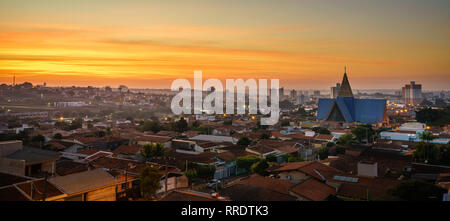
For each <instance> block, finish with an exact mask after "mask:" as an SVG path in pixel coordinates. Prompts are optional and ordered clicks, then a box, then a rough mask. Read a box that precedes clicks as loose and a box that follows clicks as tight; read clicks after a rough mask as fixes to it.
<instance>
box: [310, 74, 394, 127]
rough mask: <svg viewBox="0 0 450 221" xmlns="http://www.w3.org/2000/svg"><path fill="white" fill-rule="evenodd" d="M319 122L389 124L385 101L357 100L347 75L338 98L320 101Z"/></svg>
mask: <svg viewBox="0 0 450 221" xmlns="http://www.w3.org/2000/svg"><path fill="white" fill-rule="evenodd" d="M317 120H319V121H333V122H341V123H356V124H357V123H361V124H375V125H377V126H381V125H383V124H388V123H389V118H388V116H387V112H386V100H384V99H355V98H354V97H353V93H352V89H351V87H350V83H349V82H348V78H347V73H344V78H343V79H342V84H341V87H340V89H339V92H338V95H337V97H336V98H321V99H319V107H318V110H317Z"/></svg>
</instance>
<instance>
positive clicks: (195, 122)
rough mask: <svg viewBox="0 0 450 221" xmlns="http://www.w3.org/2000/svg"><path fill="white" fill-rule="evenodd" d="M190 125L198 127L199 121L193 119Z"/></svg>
mask: <svg viewBox="0 0 450 221" xmlns="http://www.w3.org/2000/svg"><path fill="white" fill-rule="evenodd" d="M192 127H194V128H198V127H200V122H198V121H197V120H196V121H194V122H193V123H192Z"/></svg>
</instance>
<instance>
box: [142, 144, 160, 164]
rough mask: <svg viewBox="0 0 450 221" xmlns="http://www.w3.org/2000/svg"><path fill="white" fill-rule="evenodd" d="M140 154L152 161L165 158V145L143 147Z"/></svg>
mask: <svg viewBox="0 0 450 221" xmlns="http://www.w3.org/2000/svg"><path fill="white" fill-rule="evenodd" d="M140 154H141V155H142V156H143V157H144V159H145V160H147V161H148V160H150V159H153V158H155V157H162V156H164V145H163V144H162V143H151V144H146V145H144V146H142V147H141V149H140Z"/></svg>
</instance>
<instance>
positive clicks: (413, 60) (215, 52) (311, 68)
mask: <svg viewBox="0 0 450 221" xmlns="http://www.w3.org/2000/svg"><path fill="white" fill-rule="evenodd" d="M406 3H408V4H406ZM449 8H450V3H449V2H448V1H438V0H435V1H430V2H422V1H407V2H406V1H394V2H391V1H377V2H369V1H339V2H334V1H329V2H320V3H317V2H311V1H284V2H282V3H280V2H275V1H243V2H242V1H239V2H235V4H226V3H224V2H212V1H182V2H171V3H170V4H168V3H164V2H159V1H153V2H151V3H148V2H145V1H131V2H130V1H126V2H125V1H95V2H90V1H77V2H70V1H39V3H37V2H29V1H14V2H11V1H0V12H1V13H0V83H6V84H11V82H12V78H13V75H15V76H16V82H17V83H22V82H25V81H28V82H31V83H33V84H43V83H44V82H46V83H47V85H48V86H72V85H76V86H96V87H103V86H106V85H109V86H112V87H118V86H119V85H122V84H123V85H127V86H128V87H130V88H169V87H170V84H171V82H172V81H173V80H174V79H177V78H186V79H191V78H192V73H193V71H194V70H202V71H203V73H204V78H219V79H224V78H234V79H236V78H243V79H247V78H255V79H258V78H279V79H280V86H281V87H285V88H286V89H293V88H294V89H305V90H306V89H319V90H329V89H330V87H332V86H334V85H335V83H336V82H339V81H340V77H341V75H342V73H343V71H344V70H343V69H344V66H347V67H348V70H347V73H348V75H349V78H350V79H351V84H352V86H353V87H354V90H358V89H397V90H400V89H401V87H402V86H404V85H405V84H407V83H409V82H410V81H416V82H419V83H420V84H422V85H423V90H425V91H426V90H430V89H433V90H450V88H449V86H448V82H449V80H450V74H449V70H450V64H449V63H448V61H449V60H450V54H449V51H450V43H449V41H448V39H449V37H450V29H448V27H449V23H448V21H450V19H449V14H448V9H449ZM225 76H226V77H225Z"/></svg>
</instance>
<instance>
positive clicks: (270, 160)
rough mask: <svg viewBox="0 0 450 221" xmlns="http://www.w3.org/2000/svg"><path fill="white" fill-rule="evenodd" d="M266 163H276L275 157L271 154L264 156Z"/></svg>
mask: <svg viewBox="0 0 450 221" xmlns="http://www.w3.org/2000/svg"><path fill="white" fill-rule="evenodd" d="M266 160H267V162H277V157H276V156H275V155H273V154H269V155H267V156H266Z"/></svg>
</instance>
